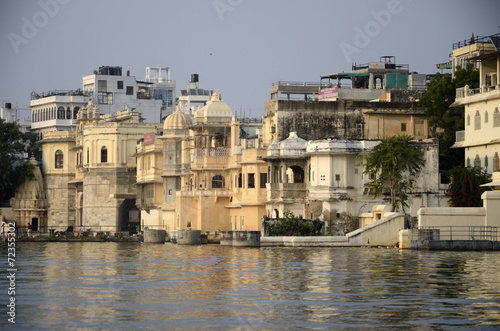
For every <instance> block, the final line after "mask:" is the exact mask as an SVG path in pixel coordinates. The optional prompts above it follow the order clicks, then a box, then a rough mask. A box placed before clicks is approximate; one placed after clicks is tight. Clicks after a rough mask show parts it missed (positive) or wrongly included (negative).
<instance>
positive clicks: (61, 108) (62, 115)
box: [57, 107, 64, 120]
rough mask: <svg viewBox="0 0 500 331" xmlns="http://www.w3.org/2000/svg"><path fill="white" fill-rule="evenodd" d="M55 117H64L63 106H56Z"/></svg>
mask: <svg viewBox="0 0 500 331" xmlns="http://www.w3.org/2000/svg"><path fill="white" fill-rule="evenodd" d="M57 119H58V120H63V119H64V107H59V108H57Z"/></svg>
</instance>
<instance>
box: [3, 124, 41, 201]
mask: <svg viewBox="0 0 500 331" xmlns="http://www.w3.org/2000/svg"><path fill="white" fill-rule="evenodd" d="M30 138H32V137H31V135H25V134H23V133H22V132H21V130H20V128H19V125H18V124H17V123H8V122H6V121H5V120H3V119H0V201H6V200H8V199H10V198H11V197H13V196H14V193H15V190H16V188H17V187H18V186H19V185H21V184H22V183H23V182H24V180H25V179H27V178H31V177H32V176H33V166H32V165H31V164H30V163H29V162H28V161H27V160H24V159H23V157H22V155H23V153H24V151H25V142H28V141H29V140H30Z"/></svg>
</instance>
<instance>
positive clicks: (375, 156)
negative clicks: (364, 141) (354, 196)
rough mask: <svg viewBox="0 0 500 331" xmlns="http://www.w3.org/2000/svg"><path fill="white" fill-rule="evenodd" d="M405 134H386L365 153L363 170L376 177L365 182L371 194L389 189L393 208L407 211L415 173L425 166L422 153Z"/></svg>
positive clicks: (376, 195) (379, 194)
mask: <svg viewBox="0 0 500 331" xmlns="http://www.w3.org/2000/svg"><path fill="white" fill-rule="evenodd" d="M412 140H413V137H411V136H408V135H403V136H392V137H386V138H384V139H382V140H381V142H380V144H378V145H377V146H375V147H374V148H373V151H372V153H371V154H369V155H367V156H365V165H364V167H365V168H364V174H367V175H370V177H375V178H376V179H374V180H373V181H371V182H369V183H368V186H369V187H370V188H371V189H372V195H373V196H375V197H378V196H381V195H382V194H384V193H385V192H386V191H387V190H389V192H390V201H391V208H392V211H398V210H399V209H400V208H401V210H402V211H403V213H406V211H405V208H406V207H408V204H407V203H406V200H407V199H408V195H407V192H408V191H410V190H411V189H412V188H413V184H414V182H415V176H416V175H417V174H418V173H419V172H420V170H421V169H422V167H423V166H424V160H423V158H422V153H421V151H420V150H419V149H418V147H417V146H416V145H415V144H414V143H412Z"/></svg>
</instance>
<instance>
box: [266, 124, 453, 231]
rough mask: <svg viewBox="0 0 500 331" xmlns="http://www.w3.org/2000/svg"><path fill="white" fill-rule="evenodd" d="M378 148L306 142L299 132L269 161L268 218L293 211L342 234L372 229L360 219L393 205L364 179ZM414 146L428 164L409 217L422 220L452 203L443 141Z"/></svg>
mask: <svg viewBox="0 0 500 331" xmlns="http://www.w3.org/2000/svg"><path fill="white" fill-rule="evenodd" d="M378 143H379V141H374V140H339V139H335V138H331V139H322V140H310V141H306V140H304V139H301V138H300V137H299V136H298V135H297V133H296V132H291V133H290V135H289V137H288V138H287V139H285V140H283V141H281V142H277V141H275V142H273V144H271V146H269V148H268V151H267V157H265V158H264V160H266V161H268V162H269V169H270V170H269V173H270V183H269V184H268V196H267V198H268V199H267V203H266V211H267V216H268V217H271V218H277V217H282V216H283V214H284V212H285V211H287V210H289V211H292V212H293V213H294V214H295V215H302V216H303V217H304V218H307V219H320V220H322V221H324V222H326V224H327V227H328V229H329V231H330V232H332V233H336V234H341V235H343V234H345V233H347V232H350V231H353V230H355V229H357V228H358V227H360V226H364V225H367V224H361V223H360V221H361V219H362V218H361V219H360V218H359V217H360V216H361V215H363V213H366V212H371V211H372V209H373V207H374V206H375V205H383V204H387V197H384V196H383V197H380V198H373V197H372V196H371V195H370V191H369V188H368V187H367V183H368V182H370V181H371V180H372V179H373V178H369V177H368V176H367V175H364V174H363V171H364V169H363V166H362V163H363V157H364V156H365V155H367V154H369V153H370V152H371V150H372V149H373V148H374V147H375V146H376V145H377V144H378ZM414 143H415V144H417V146H418V147H419V149H420V150H421V151H422V153H423V157H424V159H425V167H424V168H423V169H422V171H421V173H420V174H419V175H418V178H417V179H416V183H415V187H414V189H413V191H412V192H410V194H409V201H408V204H409V209H408V210H407V212H408V214H409V215H411V216H413V217H416V216H417V211H418V209H419V208H420V207H422V206H441V205H447V203H446V199H445V197H444V188H443V187H440V184H439V164H438V144H437V142H436V141H434V140H432V139H428V140H424V141H415V142H414ZM365 223H366V221H365Z"/></svg>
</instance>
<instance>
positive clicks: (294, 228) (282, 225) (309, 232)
mask: <svg viewBox="0 0 500 331" xmlns="http://www.w3.org/2000/svg"><path fill="white" fill-rule="evenodd" d="M315 230H316V229H315V228H314V226H313V225H312V224H311V223H310V222H308V221H306V220H304V219H303V218H302V215H299V216H298V217H297V216H295V215H294V214H293V213H292V212H291V211H289V210H286V211H285V212H284V213H283V217H281V218H279V219H278V221H277V222H276V224H275V225H274V228H273V233H274V235H275V236H313V235H317V234H316V232H315Z"/></svg>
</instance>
